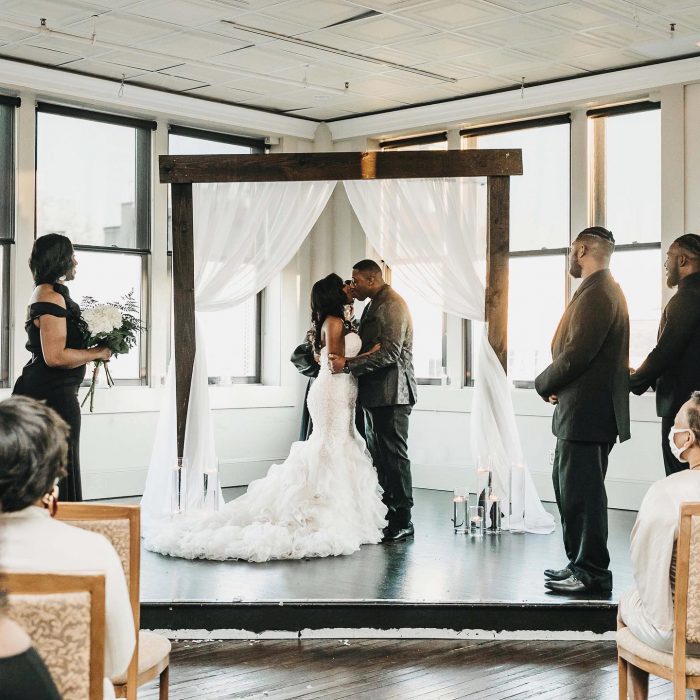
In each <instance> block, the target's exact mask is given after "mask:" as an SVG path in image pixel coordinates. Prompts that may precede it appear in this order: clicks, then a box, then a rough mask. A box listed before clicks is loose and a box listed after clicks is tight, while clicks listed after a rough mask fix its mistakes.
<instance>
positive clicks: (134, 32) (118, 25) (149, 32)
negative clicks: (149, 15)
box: [70, 15, 172, 46]
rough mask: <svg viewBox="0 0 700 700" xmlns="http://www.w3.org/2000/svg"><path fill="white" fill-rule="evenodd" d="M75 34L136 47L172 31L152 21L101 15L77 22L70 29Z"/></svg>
mask: <svg viewBox="0 0 700 700" xmlns="http://www.w3.org/2000/svg"><path fill="white" fill-rule="evenodd" d="M70 30H71V32H73V33H75V34H82V35H83V36H88V37H89V36H92V33H93V31H94V32H95V34H96V38H97V41H98V42H99V41H110V42H114V43H118V44H126V45H129V46H134V45H136V46H138V45H139V44H141V43H142V42H144V41H148V40H149V39H155V38H156V37H159V36H163V35H165V34H169V33H170V32H171V31H172V29H169V28H167V27H165V26H164V25H163V24H160V23H159V22H154V21H153V20H149V19H143V18H137V17H134V18H133V19H130V18H127V17H113V16H110V15H102V16H100V17H98V18H97V20H95V21H93V20H92V19H89V20H87V21H85V22H78V23H77V24H74V25H72V26H71V28H70Z"/></svg>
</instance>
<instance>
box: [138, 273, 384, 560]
mask: <svg viewBox="0 0 700 700" xmlns="http://www.w3.org/2000/svg"><path fill="white" fill-rule="evenodd" d="M351 302H352V294H351V291H350V288H349V287H347V286H345V285H344V284H343V281H342V280H341V278H340V277H338V275H336V274H330V275H328V276H327V277H324V278H323V279H322V280H319V281H318V282H316V284H314V286H313V289H312V291H311V309H312V320H313V324H314V329H315V350H316V352H317V353H319V354H320V367H321V368H320V372H319V375H318V379H317V380H316V381H314V383H313V385H312V386H311V389H310V390H309V395H308V399H307V404H308V408H309V413H310V414H311V419H312V421H313V432H312V433H311V435H310V437H309V439H308V440H307V441H306V442H296V443H294V444H293V445H292V447H291V451H290V453H289V457H287V459H286V461H285V462H284V463H283V464H275V465H273V466H272V467H270V470H269V471H268V473H267V475H266V476H265V477H264V478H262V479H258V480H256V481H253V482H252V483H251V484H250V486H249V487H248V491H247V492H246V493H245V494H244V495H242V496H240V497H239V498H236V499H235V500H233V501H231V502H229V503H227V504H226V505H225V506H224V507H223V509H222V510H221V511H219V512H217V513H207V514H201V513H200V514H196V513H188V514H187V515H185V516H184V517H182V518H181V519H177V520H175V521H173V522H171V523H169V524H168V525H165V526H164V527H163V529H161V530H160V531H159V532H158V533H157V534H155V535H154V536H152V537H151V538H150V539H148V540H147V541H146V548H147V549H150V550H151V551H154V552H160V553H161V554H169V555H171V556H175V557H184V558H187V559H218V560H222V559H247V560H248V561H253V562H263V561H268V560H270V559H302V558H305V557H328V556H337V555H339V554H352V552H355V551H357V550H358V549H359V548H360V545H362V544H374V543H377V542H379V541H380V540H381V539H382V528H383V527H384V526H385V525H386V521H385V515H386V506H385V505H384V504H383V503H382V499H381V489H380V487H379V483H378V481H377V473H376V471H375V469H374V467H373V465H372V461H371V458H370V456H369V452H368V451H367V448H366V446H365V442H364V440H363V439H362V438H361V437H360V435H359V433H358V432H357V429H356V428H355V403H356V401H357V380H356V379H355V378H354V377H353V376H352V375H351V374H342V373H341V374H331V372H330V369H329V363H328V355H329V353H333V354H335V355H338V356H343V355H344V356H346V357H355V356H357V355H358V353H359V351H360V347H361V345H362V343H361V341H360V337H359V336H358V335H357V333H353V332H349V330H348V329H347V328H346V325H345V324H344V321H343V306H344V305H345V304H347V303H351ZM378 349H379V346H378V345H377V346H375V347H374V348H372V349H371V350H370V351H369V352H368V353H367V354H370V353H372V352H376V351H377V350H378Z"/></svg>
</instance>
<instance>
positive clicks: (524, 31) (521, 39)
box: [470, 17, 563, 46]
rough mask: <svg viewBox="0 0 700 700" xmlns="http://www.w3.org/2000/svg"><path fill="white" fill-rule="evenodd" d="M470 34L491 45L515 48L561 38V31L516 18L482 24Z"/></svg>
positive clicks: (538, 21) (522, 18) (540, 23)
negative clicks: (557, 37) (519, 45)
mask: <svg viewBox="0 0 700 700" xmlns="http://www.w3.org/2000/svg"><path fill="white" fill-rule="evenodd" d="M470 34H471V36H474V37H477V38H478V39H481V40H482V41H484V42H485V43H490V44H491V45H493V44H500V45H502V46H517V45H518V44H525V43H528V42H532V41H542V40H543V39H550V38H553V37H556V36H561V35H562V34H563V30H561V29H557V28H556V27H552V26H549V25H547V24H544V23H543V22H542V21H541V20H537V21H536V20H531V19H527V18H525V17H518V18H517V19H508V20H504V21H501V22H493V23H491V24H484V25H482V26H480V27H476V28H474V29H471V30H470Z"/></svg>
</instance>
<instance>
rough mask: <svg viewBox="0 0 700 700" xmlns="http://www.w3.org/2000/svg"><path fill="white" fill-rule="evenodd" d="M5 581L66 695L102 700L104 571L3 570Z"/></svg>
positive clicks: (15, 614)
mask: <svg viewBox="0 0 700 700" xmlns="http://www.w3.org/2000/svg"><path fill="white" fill-rule="evenodd" d="M2 585H3V588H5V590H6V591H7V593H8V602H9V609H8V615H9V616H10V617H11V618H12V619H13V620H15V622H17V623H18V624H19V625H21V626H22V627H23V628H24V630H25V631H26V632H27V634H28V635H29V636H30V638H31V640H32V645H33V646H34V648H35V649H36V650H37V652H38V654H39V656H41V658H42V659H43V661H44V663H45V664H46V667H47V668H48V670H49V673H50V674H51V677H52V678H53V681H54V683H55V684H56V687H57V688H58V691H59V692H60V694H61V697H62V698H63V700H102V696H103V691H104V685H103V684H104V661H105V647H104V645H105V577H104V574H80V575H72V574H55V573H31V574H30V573H3V575H2ZM1 694H2V693H1V692H0V695H1Z"/></svg>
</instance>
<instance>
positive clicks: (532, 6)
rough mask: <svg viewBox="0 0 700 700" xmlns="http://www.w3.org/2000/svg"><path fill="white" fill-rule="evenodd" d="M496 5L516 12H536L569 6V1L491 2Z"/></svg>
mask: <svg viewBox="0 0 700 700" xmlns="http://www.w3.org/2000/svg"><path fill="white" fill-rule="evenodd" d="M491 2H493V4H494V5H498V6H499V7H505V8H507V9H509V10H515V11H516V12H536V11H537V10H545V9H547V8H548V7H557V6H559V5H567V4H568V0H491Z"/></svg>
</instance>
